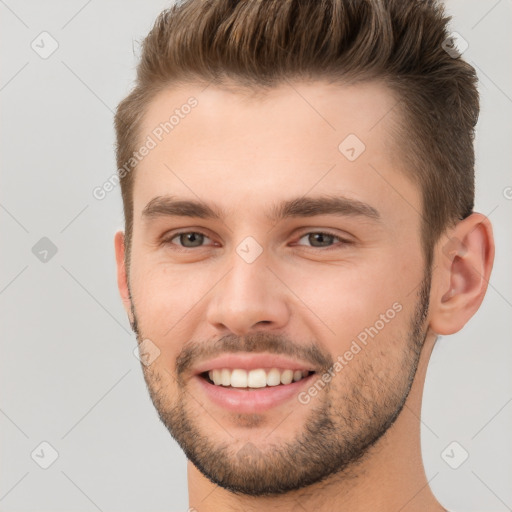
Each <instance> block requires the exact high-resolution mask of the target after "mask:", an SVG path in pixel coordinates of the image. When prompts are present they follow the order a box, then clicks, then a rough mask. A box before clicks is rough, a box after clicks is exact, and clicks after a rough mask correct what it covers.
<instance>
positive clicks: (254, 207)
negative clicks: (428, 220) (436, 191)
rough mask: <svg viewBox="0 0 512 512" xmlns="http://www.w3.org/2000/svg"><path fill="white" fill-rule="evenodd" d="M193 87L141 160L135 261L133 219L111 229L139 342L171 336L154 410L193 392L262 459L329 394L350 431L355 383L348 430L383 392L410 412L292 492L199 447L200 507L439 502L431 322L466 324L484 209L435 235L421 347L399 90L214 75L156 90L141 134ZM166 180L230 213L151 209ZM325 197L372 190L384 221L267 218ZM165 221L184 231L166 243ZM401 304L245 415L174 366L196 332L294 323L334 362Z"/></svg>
mask: <svg viewBox="0 0 512 512" xmlns="http://www.w3.org/2000/svg"><path fill="white" fill-rule="evenodd" d="M190 96H195V97H196V98H197V100H198V106H197V107H195V108H194V109H193V110H192V111H191V113H190V114H189V115H187V116H186V117H185V118H184V119H182V120H180V123H179V125H178V126H176V127H175V128H174V130H173V131H172V132H171V133H170V134H169V135H167V136H166V137H164V138H163V140H162V141H161V142H159V144H158V145H157V146H156V147H155V148H154V149H152V150H151V151H150V152H149V154H148V155H147V156H146V157H145V158H144V159H143V160H142V161H141V162H140V163H139V165H138V167H137V170H136V175H135V184H134V228H133V241H132V253H131V261H130V266H129V269H130V270H129V275H128V273H127V265H126V262H125V252H124V250H125V248H124V234H123V232H121V231H120V232H118V233H116V235H115V250H116V259H117V270H118V275H117V277H118V286H119V291H120V294H121V297H122V299H123V304H124V307H125V309H126V312H127V314H128V316H129V319H130V322H131V323H132V324H133V325H135V323H134V322H135V321H136V327H137V332H138V333H139V341H142V340H143V339H146V338H148V339H150V340H151V342H152V343H153V344H154V345H155V346H157V347H158V349H159V350H160V353H159V356H158V357H157V358H156V359H155V360H154V361H153V362H152V363H151V365H149V366H144V365H143V370H144V376H145V378H146V382H147V384H148V388H149V391H150V394H151V396H152V398H153V400H154V402H155V406H156V407H157V409H158V410H159V412H160V413H162V412H165V411H167V412H168V411H171V410H174V411H177V410H178V409H176V407H177V406H178V401H179V399H180V397H181V400H182V403H181V406H182V409H181V410H182V411H185V412H186V414H188V417H189V418H190V419H191V420H192V422H193V423H192V424H193V427H194V428H195V429H196V430H197V432H198V433H200V434H201V435H204V436H205V438H206V439H207V441H208V443H209V444H210V447H215V448H218V447H221V446H227V451H226V452H225V455H226V457H227V458H226V459H225V464H227V465H228V466H229V465H230V464H231V465H236V464H237V463H238V461H237V459H236V454H237V453H238V452H239V450H241V449H242V448H244V447H246V446H248V443H251V445H250V446H252V447H255V448H253V449H255V450H256V459H257V460H259V462H260V463H263V464H265V461H267V462H268V460H271V459H269V457H270V458H271V453H272V451H276V450H278V449H279V448H282V447H283V446H284V443H289V442H293V441H294V440H296V439H297V438H298V437H299V436H300V435H301V434H302V433H303V432H304V429H305V426H306V424H308V422H311V421H313V420H314V419H315V418H318V415H319V414H324V413H325V411H324V410H323V409H322V407H321V405H322V404H325V403H327V402H328V401H329V400H330V403H331V404H332V408H331V410H334V411H335V412H334V413H332V412H331V413H332V414H333V416H332V418H333V420H335V423H334V425H335V427H336V428H338V432H339V433H340V434H343V433H344V432H345V433H346V430H345V429H348V428H349V426H348V425H346V424H344V423H343V421H342V418H344V417H345V416H344V415H347V414H348V411H349V409H348V407H349V404H348V401H347V400H344V399H343V397H344V396H356V395H354V393H358V392H359V394H358V396H363V397H365V398H366V401H367V403H366V406H365V407H361V409H360V410H358V413H359V415H360V416H361V417H363V418H364V417H365V415H366V416H368V417H367V418H366V419H367V423H364V422H361V423H357V425H356V427H355V431H351V433H352V434H354V433H355V434H357V433H363V432H366V431H368V429H369V428H370V427H371V426H372V419H371V417H370V415H369V411H368V409H369V406H371V404H372V403H374V404H375V406H376V407H378V408H379V410H380V411H384V410H385V407H384V405H383V404H384V402H385V400H388V401H391V402H393V403H394V404H395V405H396V406H397V413H398V417H397V418H396V421H394V423H392V425H391V426H390V427H389V428H387V427H386V428H387V430H385V432H384V433H383V435H381V436H380V437H379V438H378V439H375V442H374V443H373V446H371V447H369V448H365V449H364V450H363V449H361V453H360V455H361V457H360V458H359V460H358V462H357V463H356V462H354V461H352V462H350V461H349V463H348V465H347V466H346V467H345V468H344V469H343V471H340V472H338V473H335V474H331V475H329V476H327V477H326V478H325V479H324V480H322V481H320V482H316V483H313V484H311V485H309V486H307V487H304V488H301V489H296V490H292V491H289V492H286V493H281V494H276V495H272V496H250V495H248V494H243V493H242V494H240V493H238V494H237V493H233V492H231V491H230V490H229V489H226V488H223V487H222V486H220V485H216V484H214V483H213V482H212V481H210V480H209V479H208V478H206V477H205V476H204V475H203V473H202V472H201V471H199V470H198V469H197V467H196V466H194V465H193V464H192V463H191V462H190V461H189V462H188V485H189V500H190V506H191V507H194V509H196V510H197V511H199V512H213V511H221V510H222V511H226V510H244V511H253V510H254V511H256V510H280V511H288V510H290V511H291V510H297V508H298V503H300V505H301V506H302V507H303V508H304V510H308V511H309V510H315V511H320V512H322V511H327V510H333V503H336V505H335V510H338V511H350V512H359V511H361V512H362V511H367V510H379V511H383V512H386V511H390V512H391V511H393V512H396V511H397V510H401V511H402V512H415V511H418V512H419V511H425V510H429V511H436V510H444V508H443V507H442V506H441V504H439V503H438V502H437V500H436V498H435V497H434V495H433V494H432V492H431V490H430V487H429V485H428V482H427V479H426V476H425V472H424V468H423V463H422V458H421V446H420V421H419V418H420V415H421V399H422V394H423V386H424V381H425V375H426V370H427V366H428V361H429V358H430V355H431V352H432V349H433V346H434V344H435V341H436V336H437V335H448V334H453V333H455V332H457V331H459V330H460V329H461V328H462V327H463V326H464V325H465V324H466V322H467V321H468V320H469V319H470V318H471V317H472V316H473V314H474V313H475V312H476V311H477V309H478V308H479V306H480V304H481V302H482V300H483V297H484V295H485V291H486V288H487V282H488V280H489V276H490V272H491V268H492V262H493V258H494V244H493V237H492V229H491V225H490V223H489V221H488V220H487V218H486V217H485V216H483V215H481V214H478V213H474V214H472V215H471V216H469V217H468V218H466V219H465V220H463V221H461V222H458V223H457V224H456V225H455V226H453V227H451V228H449V229H447V230H446V233H444V235H443V236H442V237H441V239H440V240H439V242H438V243H437V244H436V246H435V247H434V259H433V266H432V280H431V282H430V283H429V284H430V287H429V290H427V291H429V293H428V298H429V308H428V312H427V314H426V318H425V320H424V322H420V323H418V322H416V327H417V329H418V333H417V337H416V338H417V339H416V343H417V344H419V345H418V347H419V349H418V352H417V354H418V356H417V357H416V359H415V358H414V357H413V353H414V351H413V350H412V348H411V347H413V346H414V340H413V339H412V330H413V326H414V318H415V313H416V312H417V308H418V304H419V297H418V290H419V289H420V285H421V283H422V280H423V278H424V276H425V268H424V255H423V252H422V248H421V240H420V227H421V218H420V216H419V214H418V212H420V211H421V209H422V206H421V196H420V191H419V189H418V188H417V187H416V185H414V184H413V182H412V181H411V180H410V179H409V178H408V177H407V170H406V169H403V168H402V166H401V164H400V158H399V152H398V151H397V150H396V149H395V148H394V138H393V136H392V133H393V122H394V120H395V119H394V117H393V116H394V115H396V114H395V113H394V112H391V109H392V107H393V106H394V105H395V103H396V99H395V98H393V96H392V94H391V92H390V91H389V90H387V89H386V88H385V87H384V86H383V85H380V84H377V83H367V84H364V85H358V86H357V87H349V86H342V85H328V84H326V83H324V82H320V81H317V82H310V83H302V82H301V83H298V82H295V83H293V84H283V85H280V86H278V87H275V88H273V89H271V90H270V91H268V92H267V94H260V95H258V96H255V97H251V96H249V95H246V94H242V93H241V91H234V90H228V89H226V88H217V87H214V86H212V85H210V86H208V87H206V88H205V86H204V85H200V84H192V85H189V86H187V87H186V88H185V87H180V88H178V87H175V88H169V89H168V90H165V91H163V92H162V93H160V94H159V96H157V97H156V98H155V99H154V100H153V101H152V103H151V104H150V105H149V108H148V111H147V112H146V115H145V117H144V120H143V126H142V130H141V134H142V137H141V140H143V139H145V137H146V136H147V135H148V134H151V133H152V130H154V128H155V127H156V126H158V125H159V123H161V122H163V121H165V120H166V119H168V118H169V115H170V113H172V111H173V110H174V109H175V108H177V107H179V106H180V105H182V104H184V103H185V102H186V101H187V99H188V98H189V97H190ZM350 133H352V134H356V135H357V137H358V138H359V139H360V140H362V141H363V142H364V144H365V146H366V149H365V151H364V152H363V153H362V154H361V155H360V156H359V157H358V158H357V159H356V160H355V161H352V162H351V161H349V160H348V159H347V158H345V156H344V155H343V154H341V152H340V151H339V150H338V145H339V144H340V142H341V141H342V140H343V139H344V138H345V137H346V136H347V135H348V134H350ZM165 194H172V195H173V196H176V197H179V198H180V199H191V200H197V199H201V200H203V201H204V202H205V203H208V204H213V203H214V204H216V205H218V206H219V207H221V208H222V209H223V210H224V211H225V213H226V216H225V217H223V218H222V219H221V220H214V219H201V218H186V217H158V218H152V219H145V218H143V216H142V211H143V210H144V208H145V206H146V205H147V204H148V203H149V201H151V200H152V199H153V198H154V197H156V196H163V195H165ZM327 194H330V195H332V194H336V195H344V196H345V197H348V198H351V199H355V200H358V201H361V202H364V203H366V204H368V205H371V206H372V207H373V208H375V209H376V210H378V212H379V214H380V220H379V221H374V220H372V219H369V218H366V217H364V216H338V215H333V214H329V215H327V214H326V215H318V216H314V217H295V218H287V219H284V220H282V221H280V222H278V223H272V222H270V221H269V220H268V219H267V218H266V213H267V212H269V211H270V208H271V206H272V205H274V204H276V203H279V202H280V201H283V200H287V199H291V198H296V197H302V196H308V197H313V196H315V197H316V196H319V195H327ZM177 231H180V232H201V233H204V234H205V235H206V236H207V238H205V239H204V242H203V246H202V247H199V248H197V247H196V248H190V249H183V246H181V248H182V251H180V250H179V249H180V237H177V238H176V234H175V232H177ZM319 231H328V232H330V233H331V234H334V235H336V236H339V237H341V238H342V239H345V240H348V241H350V242H351V243H342V242H340V241H339V240H338V239H336V238H333V239H330V240H331V243H330V244H329V243H327V244H326V246H325V247H321V246H318V245H317V246H314V245H313V244H314V243H315V239H313V240H311V239H310V238H308V236H305V235H307V234H309V233H317V232H319ZM164 235H165V238H166V239H167V241H169V239H172V243H168V244H167V245H162V244H161V241H162V238H163V237H164ZM171 235H172V236H171ZM173 236H174V238H173ZM248 236H251V237H253V238H254V239H255V240H257V242H258V243H259V245H260V247H261V249H262V253H261V255H260V256H259V257H258V258H257V259H256V260H255V261H254V262H252V263H250V264H249V263H247V262H246V261H245V260H244V259H243V258H241V257H240V256H239V254H237V252H236V249H237V246H238V245H239V244H240V243H241V242H242V241H243V240H244V239H245V238H246V237H248ZM185 242H186V240H185ZM181 243H183V241H181ZM394 303H399V304H400V305H401V306H402V309H401V311H400V313H398V314H397V315H396V316H395V317H394V318H393V319H392V320H391V321H389V322H388V323H386V325H385V327H384V328H383V329H382V330H381V331H380V332H379V333H378V335H377V336H375V338H374V339H373V340H372V341H371V343H368V345H367V346H366V347H365V348H364V350H362V351H361V352H360V353H358V354H357V356H355V357H354V358H353V360H352V361H350V362H349V364H347V366H346V367H345V368H344V369H343V370H342V371H341V372H339V374H338V375H337V376H336V377H335V378H334V379H333V380H332V382H331V384H330V386H329V387H328V388H327V387H326V388H325V389H324V390H322V391H320V392H319V393H318V395H319V396H317V397H316V398H315V399H312V400H311V402H310V403H308V404H301V403H299V402H298V401H297V400H291V401H289V402H287V403H286V404H284V405H282V406H278V407H274V408H272V409H270V410H268V411H265V412H264V413H262V414H260V415H256V416H254V415H250V414H235V413H233V412H229V411H226V410H223V409H222V408H220V407H219V406H217V405H215V404H213V403H211V402H210V401H209V399H208V398H207V397H206V395H205V394H204V392H202V390H201V388H200V387H199V386H198V385H197V382H196V381H195V380H194V378H193V377H192V374H191V372H190V371H188V370H187V371H184V372H183V373H181V374H176V361H177V360H179V358H180V355H182V354H183V351H184V350H185V349H186V348H187V347H189V346H190V345H191V344H192V345H194V346H196V347H199V350H201V347H205V346H207V345H208V346H211V344H212V342H213V341H214V340H221V341H223V340H227V339H228V338H229V339H234V340H239V341H240V343H242V342H243V341H244V340H246V339H254V340H257V334H258V333H266V334H268V335H270V336H272V335H274V336H276V337H277V336H282V337H283V339H284V340H285V341H286V342H287V343H290V344H292V345H293V346H294V347H297V349H298V350H300V349H301V348H303V347H306V346H309V345H311V344H313V346H315V347H317V348H318V350H319V351H320V353H322V354H324V355H326V356H327V357H330V358H332V360H336V358H337V357H338V356H339V355H343V354H344V353H345V352H346V351H347V350H348V349H349V348H350V345H351V342H352V341H353V340H354V339H355V338H356V336H357V335H358V333H360V332H362V331H363V330H364V329H365V328H367V327H369V326H372V325H374V324H375V322H376V320H378V319H379V315H381V314H383V313H385V312H386V311H387V310H388V309H389V308H390V307H391V306H392V305H393V304H394ZM134 314H135V315H136V317H135V316H134ZM244 337H246V338H244ZM226 346H227V345H226ZM199 353H201V352H199ZM198 362H199V360H197V361H196V360H194V361H192V366H193V365H194V364H197V363H198ZM361 376H364V380H362V378H361ZM408 377H411V381H412V382H409V381H408ZM351 393H352V394H351ZM400 399H401V400H402V402H403V400H405V404H403V403H399V402H400ZM402 405H403V407H402ZM173 407H175V409H173ZM387 412H388V413H389V411H387ZM340 418H341V419H340ZM373 421H375V420H373ZM352 428H354V427H352ZM189 441H190V440H189ZM271 446H272V449H270V447H271ZM258 457H260V458H259V459H258ZM223 460H224V459H223ZM244 467H245V469H247V467H246V466H244ZM272 470H273V469H272V467H270V466H269V468H268V471H272ZM277 476H278V477H279V476H282V475H280V474H279V473H278V474H277ZM299 509H300V507H299Z"/></svg>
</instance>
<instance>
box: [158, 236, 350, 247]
mask: <svg viewBox="0 0 512 512" xmlns="http://www.w3.org/2000/svg"><path fill="white" fill-rule="evenodd" d="M191 233H194V234H197V235H202V236H204V237H206V238H210V237H209V236H208V235H206V234H205V233H203V232H201V231H180V232H178V233H173V234H172V235H171V236H169V237H167V238H165V239H163V240H162V242H161V245H163V246H169V245H174V246H175V247H176V249H175V250H177V251H181V252H188V251H193V250H197V249H203V248H204V247H205V246H203V245H201V246H199V247H183V246H180V245H178V244H174V243H172V240H174V239H175V238H177V237H179V236H180V235H186V234H191ZM311 234H315V235H319V234H320V235H327V236H332V237H333V238H335V239H337V240H338V241H339V242H340V243H341V244H342V245H352V244H353V243H354V242H352V241H350V240H346V239H344V238H341V237H340V236H339V235H335V234H334V233H330V232H329V231H306V232H305V233H303V234H302V235H301V236H300V237H299V239H298V240H301V239H302V238H304V237H305V236H307V235H311ZM299 246H300V247H308V246H304V245H302V244H301V245H299ZM309 248H310V249H318V250H321V251H329V250H334V249H337V248H339V247H338V246H337V245H332V246H329V247H313V246H309Z"/></svg>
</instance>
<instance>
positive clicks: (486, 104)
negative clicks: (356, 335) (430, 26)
mask: <svg viewBox="0 0 512 512" xmlns="http://www.w3.org/2000/svg"><path fill="white" fill-rule="evenodd" d="M167 5H168V2H167V1H163V0H151V1H145V2H135V1H129V2H128V1H121V0H109V1H103V2H100V1H99V0H92V1H91V0H90V1H88V2H86V1H83V0H74V1H69V0H68V1H64V0H62V1H56V0H53V1H46V2H36V1H34V0H32V1H24V0H18V1H15V0H6V1H3V0H0V13H1V19H0V23H1V25H0V26H1V31H0V34H1V38H2V44H1V45H0V52H1V62H2V66H1V76H0V90H1V92H0V100H1V102H2V122H1V124H0V130H1V141H2V147H1V155H2V160H1V161H2V181H1V187H0V229H1V236H2V246H1V247H2V249H1V251H0V257H1V268H2V272H1V276H0V315H1V317H0V321H1V335H0V342H1V358H0V365H1V368H0V379H1V381H0V391H1V395H0V429H1V444H0V445H1V450H2V451H1V457H0V510H1V511H23V512H25V511H38V512H44V511H71V510H73V511H94V510H101V511H105V512H107V511H108V512H110V511H121V510H122V511H126V512H129V511H159V510H183V511H184V510H186V508H187V506H188V502H187V491H186V474H185V468H186V464H185V457H184V455H183V454H182V452H181V451H180V449H179V448H178V446H177V445H176V444H175V442H174V441H173V440H172V438H171V437H170V435H169V434H168V432H167V431H166V430H165V428H164V427H163V426H162V425H161V424H160V422H159V420H158V417H157V414H156V412H155V410H154V408H153V405H152V404H151V402H150V400H149V397H148V394H147V391H146V388H145V383H144V380H143V378H142V371H141V369H140V363H139V361H138V360H137V359H136V358H135V357H134V355H133V353H132V351H133V349H134V348H135V346H136V342H135V337H134V335H132V333H131V331H130V328H129V324H128V321H127V318H126V315H125V313H124V310H123V308H122V305H121V301H120V298H119V296H118V291H117V286H116V276H115V263H114V250H113V235H114V233H115V231H116V230H117V229H119V228H121V227H122V206H121V199H120V192H119V189H116V190H114V191H113V192H111V193H110V194H108V195H107V197H106V198H105V199H104V200H102V201H99V200H96V199H95V198H94V197H93V195H92V190H93V188H94V187H96V186H99V185H101V184H103V183H104V181H105V180H107V179H108V178H109V177H110V176H111V175H112V173H113V172H115V168H116V166H115V161H114V152H113V143H114V133H113V125H112V117H113V111H114V109H115V107H116V105H117V103H118V102H119V101H120V100H121V99H122V98H123V97H124V96H125V95H126V93H127V92H128V91H129V88H130V86H131V84H132V81H133V79H134V76H135V75H134V68H135V63H136V57H137V54H138V51H139V50H138V47H137V44H136V42H137V41H140V40H141V39H142V38H143V36H144V35H145V34H146V33H147V31H148V30H149V28H150V27H151V24H152V22H153V20H154V18H155V16H156V15H157V14H158V13H159V12H160V10H161V9H163V8H164V7H166V6H167ZM447 6H448V10H449V12H451V13H452V14H453V15H454V20H453V21H452V30H455V31H457V32H459V33H460V34H461V35H462V36H463V37H464V39H466V40H467V41H468V43H469V48H468V50H467V51H466V52H465V54H464V57H465V58H466V59H467V60H469V61H470V62H471V63H472V64H473V65H475V66H476V67H477V70H478V73H479V76H480V80H481V82H480V92H481V96H482V103H481V108H482V113H481V117H480V120H479V124H478V130H477V140H476V151H477V207H476V209H477V210H478V211H480V212H482V213H484V214H486V215H488V216H489V217H490V219H491V221H492V222H493V225H494V231H495V236H496V242H497V256H496V261H495V267H494V271H493V275H492V278H491V281H490V286H489V291H488V294H487V297H486V299H485V301H484V303H483V306H482V308H481V310H480V311H479V312H478V313H477V315H476V317H475V318H473V319H472V320H471V321H470V322H469V323H468V325H467V326H466V327H465V328H464V330H463V331H462V332H461V333H458V334H457V335H454V336H450V337H447V338H443V339H440V340H439V342H438V344H437V345H436V348H435V350H434V353H433V356H432V360H431V365H430V367H429V370H428V376H427V383H426V390H425V399H424V406H423V414H422V450H423V457H424V462H425V467H426V471H427V477H428V479H429V480H430V485H431V487H432V489H433V491H434V493H435V494H436V496H437V497H438V499H439V500H440V501H441V503H442V504H444V505H445V506H446V507H448V508H450V509H452V510H453V511H468V512H469V511H482V512H494V511H495V512H502V511H506V510H512V485H511V481H512V457H511V454H512V440H511V436H510V432H511V431H512V403H511V402H512V386H511V384H512V382H511V381H512V376H511V373H512V372H511V371H510V367H511V360H512V345H511V343H510V331H511V324H512V320H511V319H512V314H511V313H512V295H511V290H512V286H511V276H512V273H511V272H510V261H512V254H511V253H512V248H511V240H510V236H509V235H508V233H510V221H511V213H512V212H511V210H512V200H511V199H510V197H511V192H512V189H511V188H507V187H511V186H512V176H511V172H510V169H511V163H512V162H511V160H512V158H511V157H512V152H511V151H510V145H511V132H512V128H511V119H512V116H511V113H512V99H511V98H512V76H511V68H510V65H509V64H507V63H508V62H510V61H509V57H510V55H509V54H510V49H511V44H510V43H511V31H510V27H511V26H512V24H511V22H512V3H511V1H510V0H500V1H494V0H493V1H482V0H472V1H468V0H457V1H455V0H451V1H449V2H448V4H447ZM43 31H47V32H48V33H49V34H51V37H52V38H53V39H54V40H55V41H57V42H58V45H59V46H58V49H57V50H56V51H55V52H54V53H53V54H52V55H50V56H49V57H48V58H45V59H44V58H42V57H41V56H40V55H39V54H38V53H36V51H34V49H33V48H32V47H31V43H32V41H34V40H35V43H34V44H39V51H40V52H42V51H49V49H51V44H52V40H51V39H49V38H48V36H39V34H41V32H43ZM41 38H46V39H44V40H43V42H41ZM43 45H44V47H43ZM41 47H42V48H41ZM506 230H508V233H507V231H506ZM43 237H47V238H48V239H50V240H51V242H52V243H53V244H54V245H55V246H56V248H57V253H56V254H55V255H53V256H52V253H51V252H49V253H48V254H47V256H46V259H47V261H46V262H44V261H40V259H39V258H38V257H36V255H35V254H34V253H33V247H34V246H35V245H36V244H37V243H38V242H39V241H40V240H41V238H43ZM39 244H43V245H41V246H36V248H37V250H36V251H35V252H36V253H37V252H38V251H41V250H44V249H45V247H46V246H45V245H44V244H48V242H47V241H43V242H39ZM46 248H47V247H46ZM43 255H44V253H42V254H39V257H43ZM43 441H46V442H48V443H50V444H51V445H52V446H53V447H54V448H55V450H57V452H58V454H59V456H58V458H57V460H56V461H55V462H54V463H53V464H52V465H51V466H50V467H49V468H48V469H46V470H45V469H42V468H41V467H39V465H38V464H37V463H36V462H35V461H34V460H33V458H32V457H31V453H32V452H33V451H34V450H35V455H34V459H36V460H37V461H38V462H39V463H43V464H44V463H45V462H46V463H47V462H49V460H50V459H49V457H50V456H51V450H49V449H48V448H45V447H44V446H43V447H40V446H39V445H40V443H41V442H43ZM452 441H456V442H457V443H459V445H460V446H461V447H463V449H465V450H466V451H467V452H468V453H469V458H468V459H467V460H466V461H465V462H464V463H463V464H462V465H461V466H460V467H459V468H458V469H452V468H451V467H449V466H448V464H447V463H446V462H445V460H444V459H443V458H442V456H441V453H442V452H443V450H444V449H445V448H446V447H447V446H448V445H449V444H450V443H451V442H452ZM457 450H458V451H457ZM453 453H455V456H456V457H460V453H461V452H460V448H459V447H458V445H457V447H456V450H455V452H453ZM37 454H39V456H38V455H37Z"/></svg>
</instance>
